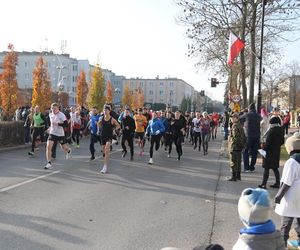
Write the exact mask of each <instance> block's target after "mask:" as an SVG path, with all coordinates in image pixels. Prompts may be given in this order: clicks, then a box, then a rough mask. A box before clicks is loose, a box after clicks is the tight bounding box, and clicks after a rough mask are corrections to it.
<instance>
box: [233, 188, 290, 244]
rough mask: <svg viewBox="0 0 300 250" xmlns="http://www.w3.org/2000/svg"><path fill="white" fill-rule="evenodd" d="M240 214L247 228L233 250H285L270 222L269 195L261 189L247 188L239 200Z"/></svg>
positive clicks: (279, 235) (278, 233)
mask: <svg viewBox="0 0 300 250" xmlns="http://www.w3.org/2000/svg"><path fill="white" fill-rule="evenodd" d="M238 212H239V216H240V219H241V221H242V222H243V224H244V225H245V226H246V227H245V228H242V229H241V230H240V236H239V239H238V240H237V242H236V243H235V245H234V246H233V248H232V250H284V249H285V247H284V242H283V239H282V236H281V234H280V232H279V231H277V230H276V228H275V224H274V223H273V221H272V220H270V212H271V201H270V198H269V193H268V192H267V191H266V190H264V189H261V188H257V189H253V188H246V189H245V190H244V191H243V192H242V194H241V197H240V199H239V204H238Z"/></svg>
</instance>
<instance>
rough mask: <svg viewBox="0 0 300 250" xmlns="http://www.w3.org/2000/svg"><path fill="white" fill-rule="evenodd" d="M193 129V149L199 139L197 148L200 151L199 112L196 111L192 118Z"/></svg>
mask: <svg viewBox="0 0 300 250" xmlns="http://www.w3.org/2000/svg"><path fill="white" fill-rule="evenodd" d="M192 124H193V130H194V149H196V148H197V142H198V140H199V146H198V150H199V151H201V127H200V125H201V115H200V112H198V111H197V112H196V117H195V118H194V119H193V120H192Z"/></svg>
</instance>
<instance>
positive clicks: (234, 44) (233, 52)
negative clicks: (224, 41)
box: [227, 32, 245, 65]
mask: <svg viewBox="0 0 300 250" xmlns="http://www.w3.org/2000/svg"><path fill="white" fill-rule="evenodd" d="M244 47H245V42H243V41H242V40H241V39H239V38H238V37H237V36H235V35H234V34H233V33H232V32H230V36H229V48H228V59H227V63H228V65H232V63H233V61H234V59H235V58H236V57H237V56H238V54H239V53H240V51H241V50H242V49H243V48H244Z"/></svg>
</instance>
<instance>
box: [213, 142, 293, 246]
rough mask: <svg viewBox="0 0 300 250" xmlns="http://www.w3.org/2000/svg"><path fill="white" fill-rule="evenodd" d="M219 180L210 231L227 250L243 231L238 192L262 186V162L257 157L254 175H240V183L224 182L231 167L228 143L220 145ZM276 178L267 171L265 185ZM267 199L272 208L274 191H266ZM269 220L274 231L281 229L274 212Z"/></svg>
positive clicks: (215, 239) (279, 219)
mask: <svg viewBox="0 0 300 250" xmlns="http://www.w3.org/2000/svg"><path fill="white" fill-rule="evenodd" d="M219 162H220V180H219V183H218V186H217V188H216V193H215V196H216V204H215V208H216V211H215V220H214V227H213V232H212V243H219V244H221V245H222V246H223V247H224V248H225V249H226V250H227V249H232V246H233V245H234V244H235V242H236V241H237V239H238V237H239V230H240V229H241V228H243V227H244V226H243V224H242V222H241V221H240V219H239V215H238V210H237V206H238V199H239V197H240V194H241V192H242V191H243V190H244V189H245V188H248V187H251V188H257V186H258V185H259V184H260V183H261V180H262V175H263V168H262V167H261V166H262V159H261V158H260V156H258V160H257V163H256V166H255V167H256V169H255V172H254V173H242V181H237V182H229V181H227V180H226V177H227V176H230V168H229V161H228V152H227V143H226V142H225V141H223V142H222V146H221V150H220V159H219ZM283 165H284V162H281V164H280V166H281V167H280V172H282V168H283ZM274 182H275V178H274V175H273V173H272V172H270V178H269V180H268V185H270V184H273V183H274ZM268 191H269V193H270V198H271V200H272V203H273V208H275V203H274V197H275V195H276V193H277V191H278V190H277V189H271V188H268ZM271 218H272V219H273V221H274V223H275V224H276V228H277V229H279V228H280V226H281V218H280V216H279V215H277V214H275V212H274V210H273V212H272V214H271ZM291 232H292V236H293V237H294V236H295V231H294V230H291Z"/></svg>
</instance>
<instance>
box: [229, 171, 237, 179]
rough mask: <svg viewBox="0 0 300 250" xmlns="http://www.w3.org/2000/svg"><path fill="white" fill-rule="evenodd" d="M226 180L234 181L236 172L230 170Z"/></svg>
mask: <svg viewBox="0 0 300 250" xmlns="http://www.w3.org/2000/svg"><path fill="white" fill-rule="evenodd" d="M227 181H236V172H234V171H232V172H231V178H228V179H227Z"/></svg>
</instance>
